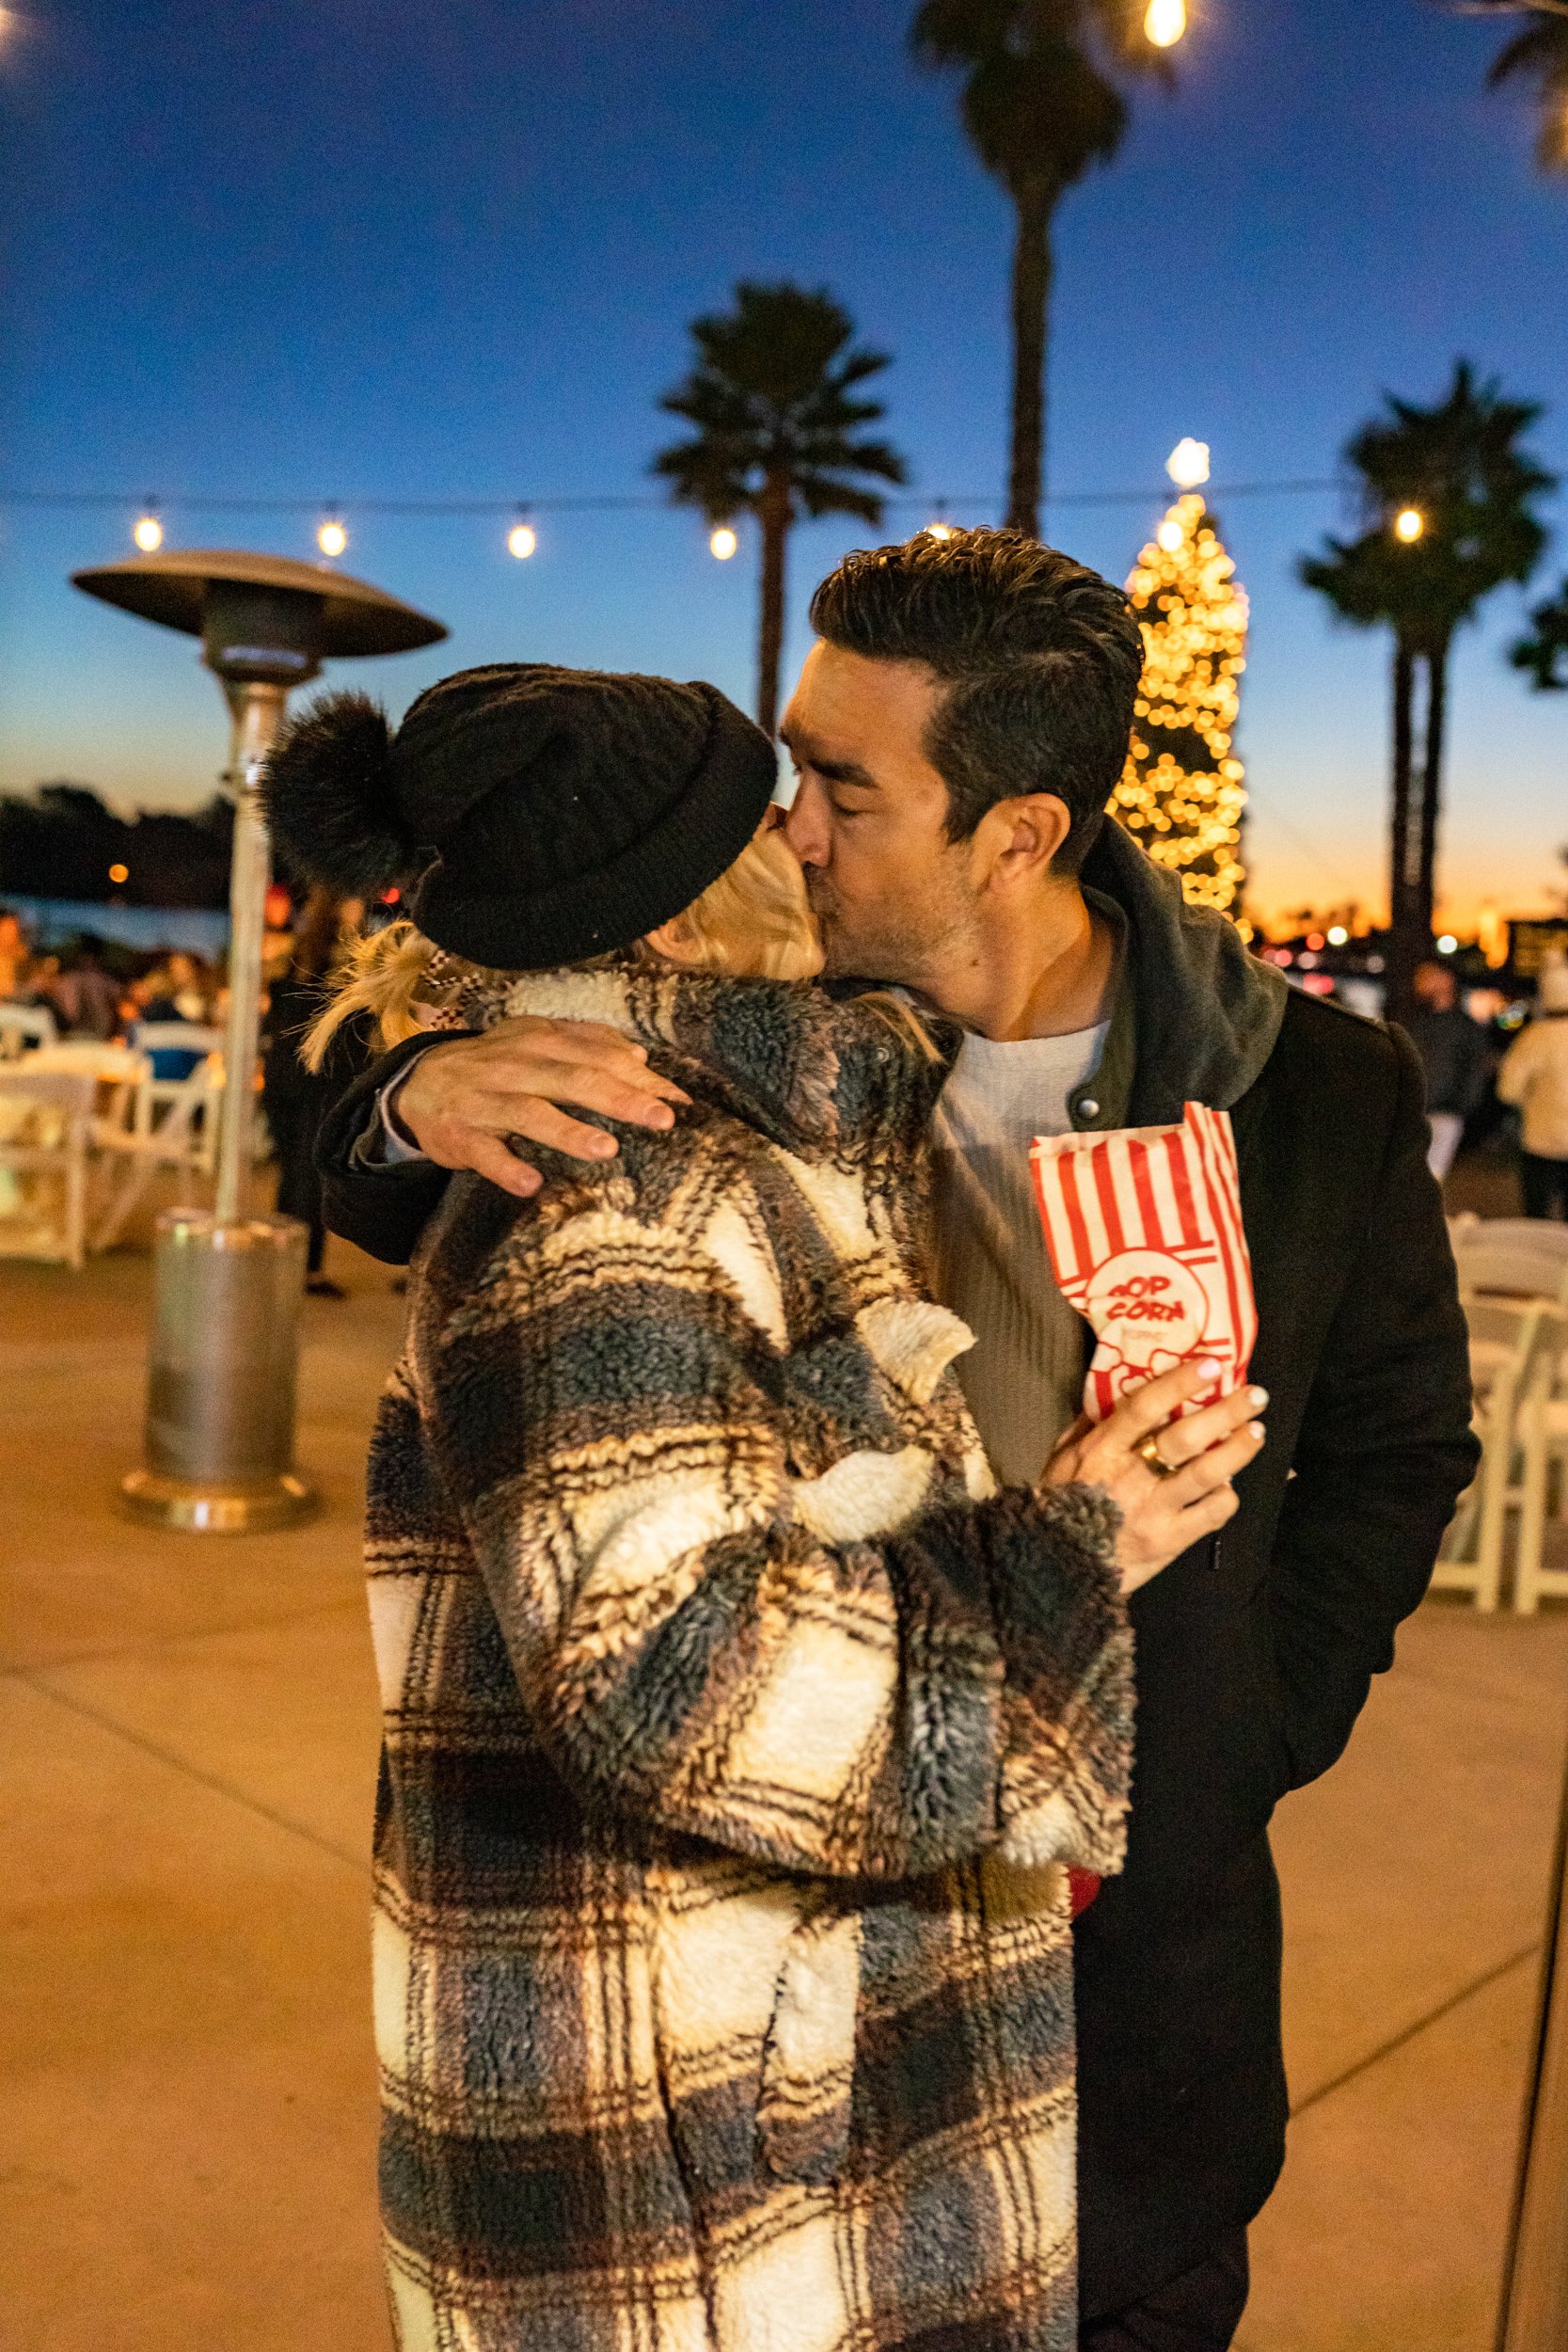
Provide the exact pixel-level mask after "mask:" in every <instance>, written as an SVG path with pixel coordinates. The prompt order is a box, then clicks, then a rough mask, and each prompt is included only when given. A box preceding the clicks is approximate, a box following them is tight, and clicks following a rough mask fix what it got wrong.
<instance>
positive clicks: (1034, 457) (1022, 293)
mask: <svg viewBox="0 0 1568 2352" xmlns="http://www.w3.org/2000/svg"><path fill="white" fill-rule="evenodd" d="M1014 201H1015V203H1016V204H1017V206H1018V236H1017V239H1016V241H1015V243H1014V246H1013V288H1012V295H1013V446H1012V463H1011V467H1010V469H1009V472H1008V477H1007V529H1008V530H1009V531H1022V532H1026V533H1027V534H1028V536H1029V537H1030V538H1031V539H1037V538H1038V537H1039V535H1040V501H1041V499H1042V498H1043V497H1044V495H1045V428H1046V393H1045V371H1046V358H1047V352H1048V321H1049V318H1050V313H1051V278H1052V259H1051V196H1050V191H1049V189H1047V188H1046V187H1044V186H1029V187H1022V188H1018V189H1015V190H1014Z"/></svg>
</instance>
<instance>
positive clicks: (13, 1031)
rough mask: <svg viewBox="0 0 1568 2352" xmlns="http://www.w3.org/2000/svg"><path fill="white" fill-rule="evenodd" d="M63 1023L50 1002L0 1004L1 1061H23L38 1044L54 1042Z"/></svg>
mask: <svg viewBox="0 0 1568 2352" xmlns="http://www.w3.org/2000/svg"><path fill="white" fill-rule="evenodd" d="M59 1033H60V1030H59V1024H58V1022H57V1021H56V1020H55V1016H54V1014H53V1013H52V1012H51V1011H50V1009H49V1008H48V1006H47V1005H0V1061H20V1060H21V1059H22V1057H23V1055H24V1054H25V1053H27V1052H28V1051H29V1050H30V1049H31V1048H32V1047H34V1046H36V1045H52V1044H53V1043H54V1041H55V1038H57V1037H58V1035H59Z"/></svg>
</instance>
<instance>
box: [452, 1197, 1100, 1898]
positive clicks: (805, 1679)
mask: <svg viewBox="0 0 1568 2352" xmlns="http://www.w3.org/2000/svg"><path fill="white" fill-rule="evenodd" d="M415 1359H416V1370H417V1385H418V1388H419V1391H420V1416H421V1421H422V1422H423V1423H424V1425H425V1431H426V1436H427V1440H428V1442H430V1444H431V1445H432V1446H433V1448H434V1450H435V1453H436V1458H437V1461H438V1464H439V1469H440V1474H441V1477H442V1480H443V1483H444V1484H445V1486H446V1487H447V1489H448V1491H449V1493H450V1494H451V1498H452V1500H453V1501H454V1502H455V1503H456V1505H457V1507H458V1509H459V1511H460V1513H461V1515H462V1518H463V1520H464V1523H465V1526H466V1528H467V1534H468V1537H469V1541H470V1543H471V1545H472V1547H473V1549H474V1552H475V1555H476V1557H477V1561H478V1564H479V1566H480V1570H481V1573H482V1574H483V1579H484V1581H485V1584H486V1587H487V1590H488V1593H489V1596H490V1599H491V1603H492V1606H493V1607H494V1609H495V1611H496V1613H497V1616H498V1618H499V1624H500V1627H501V1629H502V1632H503V1635H504V1637H505V1640H506V1643H507V1646H508V1649H509V1653H510V1656H511V1658H512V1661H513V1665H514V1668H515V1674H516V1677H517V1680H518V1683H519V1686H520V1689H521V1692H522V1695H523V1699H524V1702H525V1704H526V1706H527V1708H528V1709H529V1712H530V1715H531V1718H532V1720H533V1722H534V1724H535V1725H536V1727H537V1729H538V1731H539V1733H540V1735H541V1736H542V1737H543V1738H544V1739H545V1740H546V1743H547V1744H548V1746H549V1748H550V1750H551V1752H552V1754H553V1756H554V1757H555V1759H556V1761H557V1764H558V1767H559V1769H560V1770H561V1771H562V1772H563V1773H564V1774H565V1775H566V1777H567V1778H568V1779H569V1780H570V1781H571V1782H572V1783H573V1785H574V1786H575V1787H576V1788H578V1792H579V1794H581V1795H582V1796H584V1797H585V1798H587V1799H588V1800H589V1801H590V1802H599V1803H602V1804H606V1805H608V1806H610V1808H612V1809H613V1810H615V1811H617V1812H619V1813H623V1814H630V1815H634V1816H637V1817H641V1818H642V1819H644V1820H647V1821H649V1822H650V1823H653V1824H656V1825H657V1826H658V1827H659V1828H660V1829H662V1830H664V1831H666V1832H686V1833H692V1834H695V1835H698V1836H702V1837H704V1838H706V1839H709V1840H711V1841H715V1842H717V1843H719V1844H721V1845H722V1846H725V1847H729V1848H731V1849H733V1850H736V1851H741V1852H745V1853H749V1854H754V1855H756V1856H758V1857H760V1858H763V1859H766V1860H768V1861H770V1862H772V1863H775V1864H778V1865H782V1866H784V1867H793V1868H800V1869H805V1870H810V1871H812V1872H814V1873H818V1874H824V1875H832V1876H864V1875H875V1876H888V1877H900V1878H902V1877H909V1876H912V1875H916V1874H919V1873H923V1872H927V1871H930V1870H934V1869H937V1868H939V1867H942V1866H944V1865H947V1864H950V1863H952V1862H955V1861H958V1860H960V1859H962V1858H964V1857H967V1856H971V1855H974V1854H975V1853H977V1852H978V1851H982V1850H983V1849H985V1848H987V1847H989V1846H991V1845H993V1844H996V1843H997V1842H999V1841H1001V1840H1004V1839H1006V1843H1007V1850H1008V1851H1010V1852H1012V1853H1013V1854H1014V1855H1015V1858H1017V1859H1019V1860H1021V1861H1025V1862H1029V1863H1034V1864H1038V1863H1045V1862H1049V1861H1053V1860H1057V1859H1062V1860H1069V1861H1073V1862H1081V1863H1083V1864H1084V1865H1085V1867H1090V1868H1095V1869H1099V1870H1101V1871H1105V1870H1108V1869H1114V1868H1116V1867H1119V1859H1120V1850H1121V1837H1122V1817H1123V1814H1124V1812H1125V1807H1126V1800H1127V1783H1128V1776H1129V1771H1130V1748H1131V1738H1130V1734H1131V1710H1132V1693H1131V1637H1130V1635H1129V1633H1128V1629H1127V1620H1126V1614H1125V1610H1124V1607H1123V1604H1122V1601H1121V1599H1120V1596H1119V1590H1118V1583H1117V1576H1116V1573H1115V1570H1114V1568H1113V1566H1112V1565H1111V1559H1110V1550H1111V1538H1112V1534H1113V1531H1114V1515H1112V1514H1111V1512H1110V1508H1109V1506H1108V1505H1106V1504H1105V1503H1104V1502H1102V1500H1101V1498H1099V1497H1097V1496H1095V1495H1092V1494H1090V1493H1089V1492H1088V1491H1087V1490H1085V1489H1083V1488H1069V1489H1065V1490H1063V1491H1062V1492H1061V1493H1059V1494H1057V1495H1055V1496H1053V1497H1052V1498H1051V1499H1049V1500H1041V1499H1038V1498H1037V1497H1036V1496H1035V1495H1034V1494H1032V1493H1030V1492H1028V1491H1026V1490H1022V1489H1014V1490H1009V1491H1006V1492H1004V1493H1002V1494H999V1495H995V1496H993V1497H991V1498H990V1499H989V1500H983V1501H979V1502H969V1501H967V1500H946V1499H944V1500H943V1501H942V1502H941V1504H940V1505H938V1506H936V1507H929V1506H927V1507H921V1506H920V1505H919V1503H918V1502H917V1503H916V1505H915V1507H914V1508H912V1509H907V1508H902V1507H900V1508H896V1509H895V1510H892V1511H887V1512H884V1513H883V1514H882V1515H881V1517H880V1518H879V1508H878V1500H877V1498H878V1496H879V1493H881V1492H882V1491H883V1489H884V1488H886V1489H887V1491H888V1492H889V1493H891V1492H892V1491H893V1489H894V1488H895V1487H899V1486H902V1484H903V1482H904V1479H905V1477H906V1474H907V1473H908V1472H909V1471H910V1470H911V1464H910V1462H909V1459H908V1457H907V1456H905V1455H890V1454H886V1453H877V1452H875V1451H869V1452H867V1451H860V1450H855V1449H853V1448H852V1447H851V1450H850V1452H849V1453H848V1454H847V1455H846V1456H845V1457H844V1458H841V1459H840V1460H839V1461H837V1462H835V1463H834V1464H832V1467H831V1468H830V1469H829V1470H828V1471H827V1473H826V1475H825V1476H824V1477H819V1478H816V1479H812V1480H807V1479H802V1478H800V1476H798V1475H797V1474H796V1473H795V1470H794V1468H793V1466H792V1461H791V1454H790V1427H791V1422H790V1410H789V1404H788V1396H787V1388H788V1379H789V1372H790V1367H789V1364H788V1361H787V1359H786V1360H784V1361H782V1362H781V1359H779V1357H778V1354H777V1351H776V1350H770V1349H769V1348H768V1345H767V1343H765V1342H764V1340H763V1337H762V1335H761V1334H760V1333H759V1332H758V1331H757V1330H756V1328H755V1327H753V1326H752V1324H751V1322H750V1321H749V1319H748V1317H747V1316H746V1314H745V1312H744V1311H743V1310H742V1308H741V1307H740V1305H739V1303H738V1302H737V1300H736V1295H735V1293H734V1292H733V1291H732V1290H730V1289H729V1288H728V1287H727V1286H726V1285H725V1284H723V1283H722V1282H721V1281H718V1280H716V1279H715V1268H714V1266H713V1264H712V1263H711V1262H709V1261H708V1260H707V1259H705V1257H704V1256H703V1255H702V1253H701V1250H700V1248H697V1247H696V1246H695V1245H694V1244H689V1243H688V1242H687V1241H685V1240H684V1239H683V1238H682V1237H681V1236H680V1235H679V1234H678V1233H675V1232H672V1231H671V1230H670V1229H669V1228H668V1227H664V1226H648V1225H642V1224H640V1223H638V1222H637V1221H636V1220H635V1219H633V1218H630V1217H625V1216H617V1215H616V1214H615V1213H614V1212H613V1211H610V1210H609V1209H602V1208H601V1209H598V1210H595V1211H594V1212H592V1213H590V1214H586V1215H581V1216H573V1217H571V1218H568V1219H567V1220H566V1221H565V1222H563V1223H562V1224H560V1225H558V1226H557V1227H556V1228H555V1229H554V1230H553V1231H552V1232H548V1233H542V1232H537V1231H533V1232H531V1231H530V1229H529V1228H528V1227H527V1226H526V1225H524V1226H520V1227H518V1228H517V1229H515V1232H514V1235H513V1237H512V1239H511V1240H510V1241H509V1242H508V1243H507V1244H506V1245H505V1246H504V1247H503V1248H502V1249H501V1250H500V1251H499V1253H498V1256H497V1258H496V1259H495V1260H494V1261H493V1262H492V1264H491V1267H490V1269H489V1271H488V1273H487V1275H486V1278H485V1280H484V1281H483V1283H482V1284H481V1285H480V1286H479V1288H478V1289H477V1290H476V1291H474V1292H471V1293H470V1294H469V1295H467V1296H466V1297H464V1298H463V1299H461V1300H458V1301H455V1302H453V1305H452V1307H451V1311H450V1312H448V1313H447V1314H445V1315H444V1316H443V1317H441V1318H440V1319H439V1320H438V1322H437V1325H436V1328H435V1329H434V1330H431V1331H428V1332H427V1333H426V1334H425V1335H424V1337H423V1339H422V1341H420V1342H417V1343H416V1350H415ZM806 1376H809V1375H806ZM851 1436H852V1433H851ZM911 1452H918V1449H911ZM912 1467H913V1470H915V1472H917V1473H918V1470H919V1468H920V1466H919V1464H918V1463H915V1464H914V1465H913V1466H912ZM835 1482H836V1485H835ZM857 1482H858V1483H857ZM942 1491H943V1493H944V1496H947V1497H950V1496H951V1495H952V1491H953V1482H952V1481H951V1480H950V1479H949V1480H948V1482H947V1484H946V1486H945V1488H944V1489H942Z"/></svg>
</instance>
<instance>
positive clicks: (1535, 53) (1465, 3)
mask: <svg viewBox="0 0 1568 2352" xmlns="http://www.w3.org/2000/svg"><path fill="white" fill-rule="evenodd" d="M1444 5H1445V6H1446V7H1447V8H1449V12H1450V14H1452V15H1455V16H1495V17H1498V18H1501V17H1526V18H1528V20H1529V21H1528V23H1527V24H1525V25H1524V26H1523V27H1522V28H1521V30H1520V31H1518V32H1516V33H1515V34H1514V35H1513V38H1512V39H1511V40H1507V41H1505V42H1504V44H1503V46H1502V48H1501V49H1500V50H1499V51H1498V53H1497V56H1496V57H1495V58H1494V59H1493V61H1492V71H1491V72H1490V73H1489V74H1488V75H1487V77H1486V79H1487V83H1488V85H1489V87H1491V88H1493V89H1500V88H1501V87H1502V86H1503V84H1504V83H1505V82H1527V83H1528V84H1530V85H1531V87H1533V89H1534V92H1535V98H1536V103H1537V107H1538V110H1539V115H1540V121H1539V126H1538V128H1537V131H1536V135H1535V154H1536V161H1537V162H1538V163H1539V164H1540V166H1541V168H1542V170H1543V171H1549V172H1564V171H1568V0H1444Z"/></svg>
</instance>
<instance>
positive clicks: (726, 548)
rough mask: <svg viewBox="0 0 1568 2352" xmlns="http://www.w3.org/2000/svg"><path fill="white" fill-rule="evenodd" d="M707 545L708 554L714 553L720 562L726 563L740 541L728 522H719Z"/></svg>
mask: <svg viewBox="0 0 1568 2352" xmlns="http://www.w3.org/2000/svg"><path fill="white" fill-rule="evenodd" d="M707 545H708V553H709V554H710V555H716V556H717V557H718V558H719V561H720V563H721V564H727V563H728V562H729V560H730V558H731V556H732V555H733V554H734V553H735V551H736V548H737V547H738V546H739V545H740V542H739V540H738V539H737V538H736V535H735V533H734V532H733V531H732V530H731V529H730V527H729V524H728V523H721V524H720V526H719V528H718V530H717V531H716V532H714V534H713V536H712V538H711V539H710V540H709V541H708V543H707Z"/></svg>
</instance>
